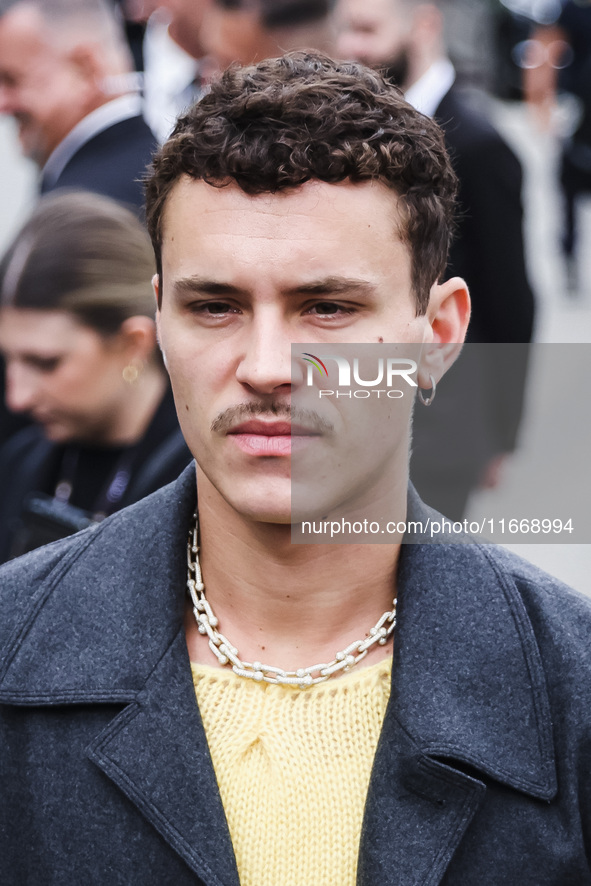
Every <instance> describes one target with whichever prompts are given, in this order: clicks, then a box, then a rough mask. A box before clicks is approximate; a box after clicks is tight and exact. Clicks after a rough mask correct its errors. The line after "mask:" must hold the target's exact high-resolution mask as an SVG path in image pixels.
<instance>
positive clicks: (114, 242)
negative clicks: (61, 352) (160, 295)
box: [0, 191, 155, 335]
mask: <svg viewBox="0 0 591 886" xmlns="http://www.w3.org/2000/svg"><path fill="white" fill-rule="evenodd" d="M153 273H154V255H153V252H152V247H151V245H150V240H149V238H148V235H147V233H146V231H145V229H144V227H143V226H142V224H141V223H140V222H139V221H138V219H137V218H136V216H135V215H133V213H132V212H131V211H129V210H127V209H125V208H124V207H123V206H121V205H120V204H118V203H116V202H115V201H113V200H110V199H108V198H107V197H102V196H99V195H97V194H91V193H86V192H83V191H59V192H56V193H54V194H50V195H48V196H47V197H44V198H43V199H42V200H40V202H39V204H38V205H37V207H36V209H35V211H34V213H33V215H32V216H31V218H30V219H29V220H28V221H27V223H26V224H25V225H24V227H23V228H22V229H21V231H20V232H19V234H18V235H17V237H16V238H15V240H14V241H13V243H12V244H11V246H10V247H9V249H8V251H7V252H6V254H5V255H4V258H3V259H2V262H1V263H0V306H10V307H15V308H25V309H26V308H29V309H35V310H48V311H67V312H68V313H69V314H72V315H74V317H76V318H77V319H78V320H79V321H80V322H81V323H83V324H85V325H86V326H89V327H90V328H92V329H93V330H95V331H96V332H97V333H99V334H100V335H112V334H114V333H116V332H117V331H118V330H119V329H120V327H121V324H122V323H123V322H124V321H125V320H126V319H128V318H129V317H133V316H137V315H144V316H148V317H153V316H154V310H155V303H154V296H153V293H152V287H151V278H152V275H153Z"/></svg>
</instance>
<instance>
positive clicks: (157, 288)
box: [152, 274, 162, 311]
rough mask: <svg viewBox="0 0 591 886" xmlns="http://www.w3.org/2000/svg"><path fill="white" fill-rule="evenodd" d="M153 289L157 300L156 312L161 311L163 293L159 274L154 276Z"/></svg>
mask: <svg viewBox="0 0 591 886" xmlns="http://www.w3.org/2000/svg"><path fill="white" fill-rule="evenodd" d="M152 289H153V290H154V296H155V298H156V310H157V311H159V310H160V302H161V296H162V293H161V292H160V277H159V275H158V274H154V276H153V277H152Z"/></svg>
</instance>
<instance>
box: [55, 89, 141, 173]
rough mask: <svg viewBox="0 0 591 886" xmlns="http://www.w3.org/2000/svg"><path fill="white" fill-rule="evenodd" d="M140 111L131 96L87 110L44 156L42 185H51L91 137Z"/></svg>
mask: <svg viewBox="0 0 591 886" xmlns="http://www.w3.org/2000/svg"><path fill="white" fill-rule="evenodd" d="M141 112H142V100H141V97H140V96H139V95H137V94H135V93H129V94H128V95H122V96H120V97H119V98H114V99H112V100H111V101H109V102H107V103H106V104H104V105H101V106H100V108H97V109H96V110H95V111H91V113H90V114H87V115H86V117H84V118H83V119H82V120H81V121H80V123H77V124H76V126H75V127H74V128H73V129H71V130H70V132H69V133H68V134H67V136H66V137H65V138H64V139H62V140H61V142H60V143H59V145H58V146H57V147H56V148H54V150H53V151H52V153H51V154H50V156H49V157H48V159H47V162H46V164H45V166H44V167H43V169H42V171H41V177H42V179H43V181H44V182H45V184H46V185H47V186H52V185H54V184H55V182H56V181H57V179H58V178H59V177H60V175H61V174H62V172H63V171H64V169H65V167H66V165H67V164H68V162H69V161H70V160H71V158H72V157H73V156H74V154H75V153H76V152H77V151H78V150H79V148H81V147H82V145H84V144H86V142H88V141H90V139H91V138H94V136H95V135H98V134H99V132H103V131H104V130H105V129H108V128H109V127H110V126H114V125H115V123H120V122H121V121H122V120H128V119H129V118H130V117H137V115H138V114H141Z"/></svg>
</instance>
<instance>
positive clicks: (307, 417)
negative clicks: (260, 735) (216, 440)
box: [211, 403, 334, 434]
mask: <svg viewBox="0 0 591 886" xmlns="http://www.w3.org/2000/svg"><path fill="white" fill-rule="evenodd" d="M266 416H273V418H277V419H281V420H283V421H289V422H291V424H293V425H298V426H301V427H304V428H306V429H307V430H309V431H313V432H315V433H318V434H330V433H332V432H333V431H334V426H333V425H332V424H331V422H329V421H327V420H326V419H325V418H323V417H322V416H321V415H319V414H318V413H317V412H314V410H313V409H298V408H297V407H295V406H289V405H288V404H287V403H241V404H240V405H238V406H230V407H229V408H228V409H224V410H223V412H220V413H219V415H217V416H216V418H214V420H213V422H212V423H211V430H212V431H213V432H214V433H218V434H223V433H226V432H227V431H230V430H231V429H232V428H233V427H235V426H236V425H239V424H241V422H243V421H245V420H246V419H249V418H263V417H266Z"/></svg>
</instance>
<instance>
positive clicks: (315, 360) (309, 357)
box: [302, 353, 328, 378]
mask: <svg viewBox="0 0 591 886" xmlns="http://www.w3.org/2000/svg"><path fill="white" fill-rule="evenodd" d="M302 356H303V358H304V362H306V363H310V364H311V365H312V366H314V367H315V368H316V369H317V370H318V372H319V373H320V375H326V377H327V378H328V369H327V368H326V366H325V365H324V363H323V362H322V360H321V359H320V357H315V356H314V354H306V353H304V354H303V355H302Z"/></svg>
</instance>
